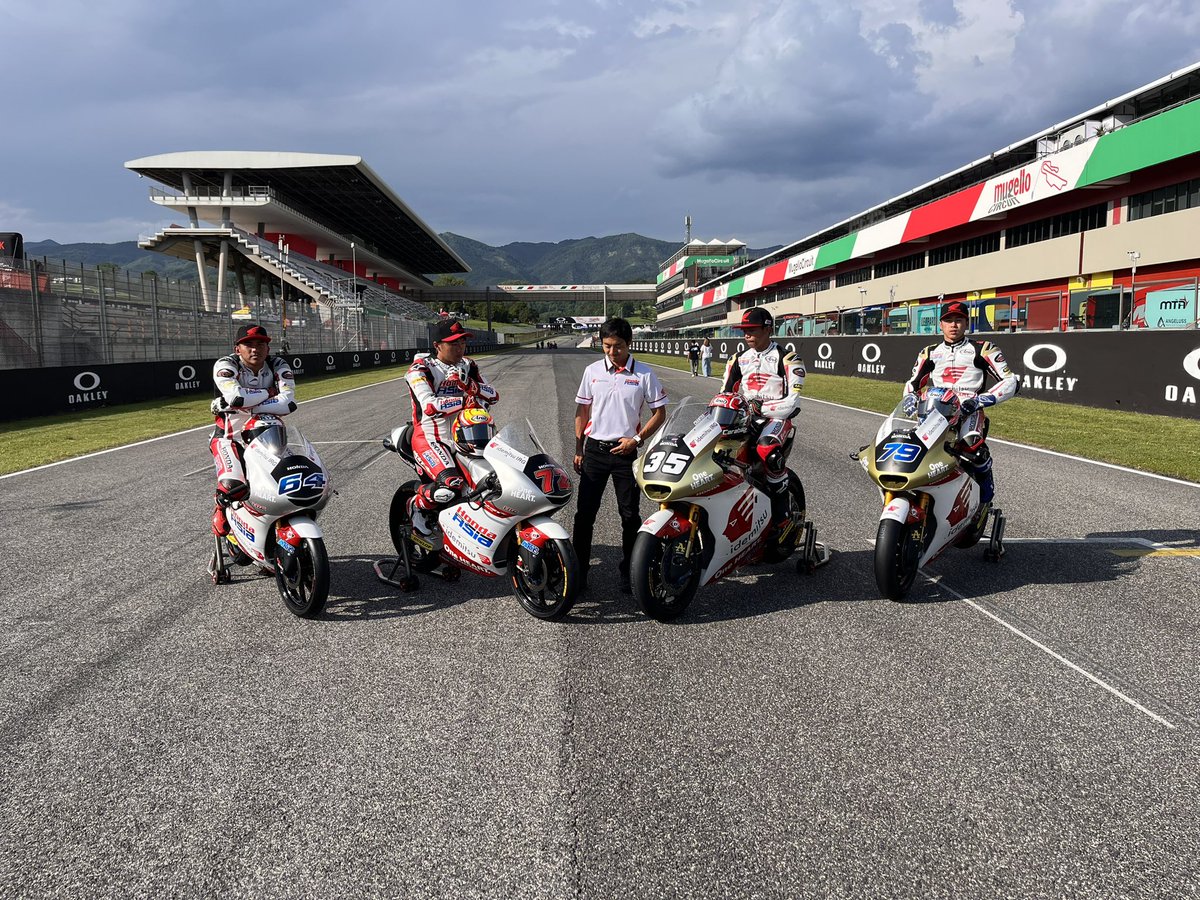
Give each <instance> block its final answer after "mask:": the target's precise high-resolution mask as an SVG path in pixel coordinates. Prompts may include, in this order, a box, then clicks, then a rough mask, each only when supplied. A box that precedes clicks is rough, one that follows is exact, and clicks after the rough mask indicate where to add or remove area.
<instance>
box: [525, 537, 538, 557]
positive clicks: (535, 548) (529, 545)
mask: <svg viewBox="0 0 1200 900" xmlns="http://www.w3.org/2000/svg"><path fill="white" fill-rule="evenodd" d="M521 546H522V547H524V548H525V549H526V550H528V551H529V552H530V553H532V554H533V555H534V556H537V555H538V554H539V553H541V552H542V548H541V547H539V546H538V545H537V544H535V543H533V542H532V541H526V540H522V541H521Z"/></svg>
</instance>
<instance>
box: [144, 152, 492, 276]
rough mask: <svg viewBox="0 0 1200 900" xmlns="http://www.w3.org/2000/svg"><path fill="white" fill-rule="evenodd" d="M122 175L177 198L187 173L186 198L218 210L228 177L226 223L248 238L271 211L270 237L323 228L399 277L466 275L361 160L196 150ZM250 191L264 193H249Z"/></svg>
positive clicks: (151, 160) (147, 161)
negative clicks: (230, 195) (231, 200)
mask: <svg viewBox="0 0 1200 900" xmlns="http://www.w3.org/2000/svg"><path fill="white" fill-rule="evenodd" d="M125 168H127V169H130V170H131V171H134V172H137V173H138V174H139V175H143V176H145V177H147V178H152V179H154V180H155V181H157V182H159V183H161V184H164V185H166V186H168V187H170V188H173V189H174V190H176V191H179V192H180V193H181V195H182V194H183V193H184V191H185V179H184V175H185V173H186V175H187V176H188V181H189V182H190V192H189V193H188V196H189V197H193V198H194V197H196V196H197V195H199V196H201V197H203V198H205V199H207V200H208V203H207V204H205V205H206V206H207V207H216V206H222V205H225V204H223V203H222V202H221V200H222V192H223V190H224V186H225V177H226V175H227V173H228V174H230V175H231V179H232V188H233V192H234V194H236V195H237V198H238V200H239V201H240V202H238V203H235V204H232V205H231V206H230V209H231V217H232V219H233V221H234V222H235V223H236V224H238V225H239V226H240V227H242V228H244V229H245V230H247V231H249V232H251V233H254V232H255V230H256V228H257V225H258V223H259V222H262V220H263V218H264V216H265V215H266V214H265V213H264V212H263V210H264V209H271V208H272V206H273V207H274V211H276V212H277V213H279V214H280V221H279V224H278V225H277V226H276V227H275V228H274V229H273V230H278V231H292V230H294V229H295V228H296V227H297V223H298V222H299V221H302V220H303V218H305V217H307V218H308V219H311V220H312V221H313V222H314V223H316V224H317V225H318V226H320V231H319V232H317V234H318V235H319V236H321V237H322V238H327V237H328V234H327V233H328V232H332V233H334V234H336V235H340V236H341V237H342V238H343V239H344V240H345V243H346V247H347V251H346V252H349V250H348V247H349V242H350V241H355V242H356V246H357V247H359V248H361V249H362V250H364V251H367V252H370V253H373V254H374V255H375V256H376V257H379V258H381V259H382V260H387V261H391V262H392V263H394V264H395V266H396V268H397V269H399V270H400V271H401V272H403V273H404V274H407V273H421V274H426V275H428V274H437V273H449V272H467V271H469V270H470V267H469V266H468V265H467V264H466V262H464V261H463V259H462V258H461V257H459V255H458V254H457V253H455V252H454V251H453V250H452V249H451V248H450V247H449V246H448V245H447V244H446V242H445V241H443V240H442V239H441V238H440V237H438V235H437V233H436V232H434V231H433V229H431V228H430V227H429V226H428V225H427V224H425V222H424V221H422V219H421V218H420V216H418V215H417V214H416V213H414V212H413V211H412V210H411V209H410V208H409V207H408V205H407V204H405V202H404V201H403V200H401V199H400V198H399V197H398V196H397V195H396V194H395V193H394V192H393V191H392V189H391V188H389V187H388V186H387V184H386V183H385V182H384V181H383V179H381V178H380V177H379V176H378V175H377V174H375V172H374V171H372V169H371V167H370V166H368V165H367V164H366V163H365V162H363V159H362V157H360V156H341V155H331V154H323V153H287V152H273V151H245V150H213V151H208V150H201V151H186V152H181V153H163V154H159V155H157V156H146V157H142V158H141V159H134V160H130V161H129V162H127V163H125ZM251 188H259V189H262V188H266V189H268V191H267V192H263V191H262V190H259V191H251V190H250V189H251ZM154 199H155V200H156V201H157V202H163V201H164V200H165V201H166V202H163V205H166V206H171V207H173V208H177V209H184V208H186V206H188V205H189V204H187V203H184V202H183V200H184V197H183V196H180V197H179V198H178V201H179V202H173V201H174V200H175V198H171V197H166V198H157V197H156V198H154ZM250 201H254V202H250ZM191 205H198V204H195V203H193V204H191ZM247 207H251V208H247ZM287 213H291V214H292V215H291V216H289V215H287ZM296 213H298V214H299V216H296V215H295V214H296ZM267 230H272V229H271V228H268V229H267ZM319 243H325V240H321V241H319ZM397 274H399V273H397Z"/></svg>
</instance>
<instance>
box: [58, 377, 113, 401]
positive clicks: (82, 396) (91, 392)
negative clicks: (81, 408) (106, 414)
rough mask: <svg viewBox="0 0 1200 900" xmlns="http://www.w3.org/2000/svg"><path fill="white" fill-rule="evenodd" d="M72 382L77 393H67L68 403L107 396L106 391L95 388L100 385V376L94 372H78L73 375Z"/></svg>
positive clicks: (102, 398) (94, 399)
mask: <svg viewBox="0 0 1200 900" xmlns="http://www.w3.org/2000/svg"><path fill="white" fill-rule="evenodd" d="M74 384H75V388H76V389H77V390H78V391H79V393H78V394H68V395H67V402H68V403H71V404H75V403H92V402H94V401H96V400H105V399H107V398H108V391H101V390H97V388H99V387H100V376H99V375H97V374H96V373H95V372H80V373H79V374H78V375H76V376H75V381H74Z"/></svg>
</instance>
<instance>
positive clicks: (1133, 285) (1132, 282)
mask: <svg viewBox="0 0 1200 900" xmlns="http://www.w3.org/2000/svg"><path fill="white" fill-rule="evenodd" d="M1125 255H1126V256H1128V257H1129V264H1130V266H1131V267H1132V271H1131V272H1130V274H1129V315H1128V316H1122V317H1121V327H1122V328H1128V327H1129V325H1130V323H1131V321H1132V319H1133V310H1134V309H1135V308H1136V307H1137V264H1138V260H1139V259H1141V258H1142V254H1140V253H1138V252H1137V251H1136V250H1126V251H1125ZM1121 311H1122V312H1124V310H1121Z"/></svg>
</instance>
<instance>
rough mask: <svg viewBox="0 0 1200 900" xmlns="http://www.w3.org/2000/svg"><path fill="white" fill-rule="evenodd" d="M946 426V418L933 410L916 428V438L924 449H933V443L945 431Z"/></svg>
mask: <svg viewBox="0 0 1200 900" xmlns="http://www.w3.org/2000/svg"><path fill="white" fill-rule="evenodd" d="M947 424H949V423H947V421H946V417H945V416H944V415H942V414H941V413H940V412H938V411H937V410H934V411H933V412H931V413H930V414H929V415H927V416H926V417H925V418H924V420H922V422H921V424H920V425H919V426H917V430H916V432H915V435H916V438H917V440H919V441H920V442H921V443H922V444H924V445H925V446H926V447H933V442H934V441H936V440H937V439H938V438H939V437H940V436H941V434H942V432H943V431H945V430H946V426H947Z"/></svg>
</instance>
